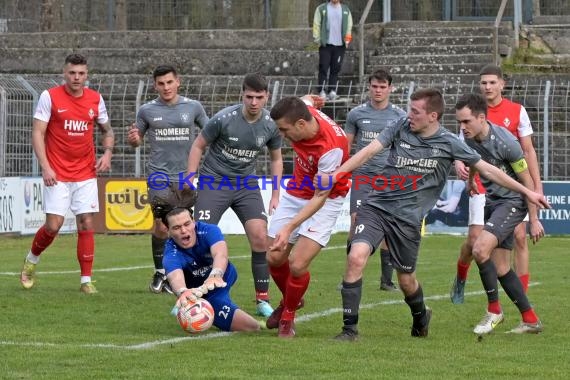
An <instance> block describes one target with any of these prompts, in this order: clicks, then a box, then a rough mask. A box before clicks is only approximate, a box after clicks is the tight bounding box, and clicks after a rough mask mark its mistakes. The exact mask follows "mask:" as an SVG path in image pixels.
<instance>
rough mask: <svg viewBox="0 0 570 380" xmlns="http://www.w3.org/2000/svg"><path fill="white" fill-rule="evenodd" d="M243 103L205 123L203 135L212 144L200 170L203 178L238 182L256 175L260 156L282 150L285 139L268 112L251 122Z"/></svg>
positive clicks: (226, 109)
mask: <svg viewBox="0 0 570 380" xmlns="http://www.w3.org/2000/svg"><path fill="white" fill-rule="evenodd" d="M242 108H243V105H242V104H237V105H234V106H230V107H227V108H224V109H223V110H221V111H220V112H218V113H217V114H216V115H215V116H214V117H212V118H211V119H210V121H209V122H208V123H207V124H206V127H204V129H203V130H202V136H203V137H204V139H205V140H206V141H207V142H208V144H210V147H209V149H208V153H206V157H205V158H204V162H203V163H202V167H201V168H200V175H201V176H211V177H213V178H215V179H216V180H221V179H228V180H230V181H231V180H235V179H236V178H238V177H245V176H248V175H252V174H255V163H256V161H257V156H258V155H259V153H260V152H261V151H262V150H263V149H264V147H267V148H268V149H269V150H277V149H280V148H281V144H282V138H281V135H280V134H279V130H278V129H277V126H276V125H275V122H274V121H273V119H271V117H270V116H269V111H267V110H265V109H264V110H262V114H261V117H260V118H259V119H257V121H255V122H253V123H250V122H248V121H247V120H246V119H245V117H244V116H243V113H242Z"/></svg>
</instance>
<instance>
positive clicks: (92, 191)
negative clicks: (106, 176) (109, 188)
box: [43, 178, 99, 216]
mask: <svg viewBox="0 0 570 380" xmlns="http://www.w3.org/2000/svg"><path fill="white" fill-rule="evenodd" d="M43 188H44V212H45V213H46V214H55V215H61V216H65V214H66V213H67V210H71V212H73V215H79V214H87V213H92V212H98V211H99V195H98V192H97V178H91V179H88V180H85V181H81V182H61V181H58V182H57V185H54V186H45V185H44V186H43Z"/></svg>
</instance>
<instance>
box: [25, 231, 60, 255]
mask: <svg viewBox="0 0 570 380" xmlns="http://www.w3.org/2000/svg"><path fill="white" fill-rule="evenodd" d="M56 236H57V233H55V234H52V233H50V232H48V230H47V229H46V226H45V224H44V225H43V226H41V227H40V228H39V230H38V231H37V232H36V235H35V236H34V241H33V242H32V248H31V249H30V252H32V254H33V255H35V256H39V255H41V254H42V252H43V251H44V250H45V249H46V248H47V247H49V245H50V244H51V243H52V241H53V239H55V237H56Z"/></svg>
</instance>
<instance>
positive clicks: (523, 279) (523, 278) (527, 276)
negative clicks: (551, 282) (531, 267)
mask: <svg viewBox="0 0 570 380" xmlns="http://www.w3.org/2000/svg"><path fill="white" fill-rule="evenodd" d="M519 279H520V280H521V284H522V286H523V290H524V292H525V294H526V292H527V290H528V282H529V280H530V273H527V274H521V275H520V276H519Z"/></svg>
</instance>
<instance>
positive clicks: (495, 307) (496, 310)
mask: <svg viewBox="0 0 570 380" xmlns="http://www.w3.org/2000/svg"><path fill="white" fill-rule="evenodd" d="M487 311H488V312H489V313H493V314H501V312H502V308H501V303H500V302H499V301H493V302H489V303H488V304H487Z"/></svg>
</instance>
